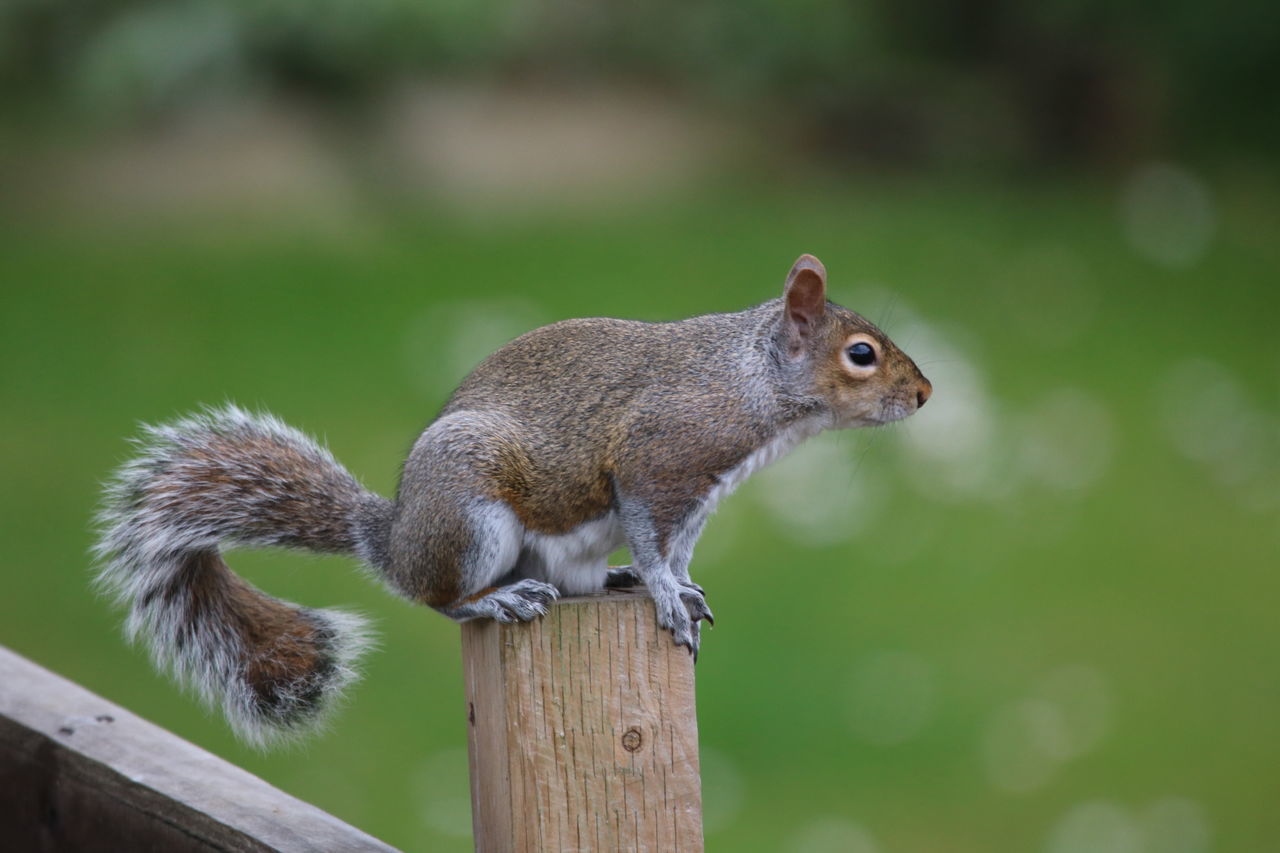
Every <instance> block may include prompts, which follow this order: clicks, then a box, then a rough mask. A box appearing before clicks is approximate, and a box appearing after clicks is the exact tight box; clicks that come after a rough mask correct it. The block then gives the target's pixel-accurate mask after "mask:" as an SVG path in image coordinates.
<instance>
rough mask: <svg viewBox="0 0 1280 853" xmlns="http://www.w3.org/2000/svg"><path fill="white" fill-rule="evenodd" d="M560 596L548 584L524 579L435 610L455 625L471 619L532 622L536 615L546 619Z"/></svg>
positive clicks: (488, 589)
mask: <svg viewBox="0 0 1280 853" xmlns="http://www.w3.org/2000/svg"><path fill="white" fill-rule="evenodd" d="M559 597H560V591H559V590H557V589H556V588H555V587H554V586H552V585H551V584H549V583H544V582H543V581H539V580H534V579H532V578H526V579H525V580H522V581H518V582H516V583H513V584H511V585H510V586H498V587H488V588H487V589H482V590H480V591H479V592H477V593H475V594H474V595H469V596H467V597H466V598H461V599H459V600H458V601H455V602H454V603H453V604H450V605H449V606H447V607H441V608H438V609H439V611H440V612H441V613H443V614H444V615H445V616H448V617H449V618H450V619H453V620H454V621H456V622H468V621H470V620H472V619H493V620H495V621H497V622H531V621H533V620H534V619H537V618H538V617H539V616H545V615H546V614H547V608H548V607H549V606H550V605H551V602H553V601H555V600H556V599H557V598H559Z"/></svg>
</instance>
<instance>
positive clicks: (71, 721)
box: [0, 647, 394, 853]
mask: <svg viewBox="0 0 1280 853" xmlns="http://www.w3.org/2000/svg"><path fill="white" fill-rule="evenodd" d="M0 848H3V849H4V850H14V851H24V853H25V851H92V852H93V853H96V851H102V853H120V851H130V853H138V852H139V851H157V853H159V851H164V853H185V851H211V850H228V851H231V850H234V851H264V850H281V851H315V853H334V851H393V850H394V848H392V847H389V846H387V845H386V844H383V843H382V842H381V841H379V840H378V839H376V838H373V837H372V836H369V835H366V834H365V833H363V832H361V831H360V830H358V829H355V828H354V827H351V826H348V825H347V824H345V823H343V822H342V821H340V820H338V819H337V818H335V817H333V816H332V815H329V814H326V813H325V812H323V811H321V810H320V809H318V808H316V807H315V806H311V805H308V804H307V803H304V802H302V801H300V800H296V799H294V798H293V797H290V796H289V795H288V794H286V793H284V792H283V791H280V790H278V789H276V788H273V787H271V786H270V785H268V784H267V783H266V782H263V781H262V780H261V779H259V778H258V777H256V776H254V775H253V774H251V773H248V772H246V771H244V770H241V769H240V768H238V767H235V766H234V765H231V764H228V763H227V762H225V761H223V760H222V759H220V758H218V757H217V756H215V755H212V754H210V753H208V752H205V751H204V750H203V749H200V748H199V747H197V746H195V745H194V744H191V743H188V742H187V741H185V740H183V739H182V738H180V737H178V736H177V735H174V734H171V733H170V732H167V731H165V730H164V729H162V728H160V727H159V726H155V725H152V724H151V723H148V722H147V721H146V720H143V719H142V718H140V717H138V716H136V715H135V714H131V713H130V712H128V711H126V710H125V709H123V708H121V707H119V706H117V705H113V704H111V703H110V702H108V701H107V700H105V699H103V698H102V697H100V696H95V695H94V694H92V693H90V692H89V691H88V690H85V689H84V688H82V687H79V686H77V685H76V684H73V683H72V682H70V681H67V680H66V679H65V678H62V677H60V676H58V675H55V674H53V673H52V672H49V671H48V670H46V669H43V668H41V667H39V666H37V665H36V664H34V663H32V662H31V661H29V660H26V659H25V658H23V657H20V656H19V655H16V654H14V653H13V652H11V651H9V650H8V649H5V648H3V647H0Z"/></svg>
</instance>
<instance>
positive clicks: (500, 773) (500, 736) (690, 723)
mask: <svg viewBox="0 0 1280 853" xmlns="http://www.w3.org/2000/svg"><path fill="white" fill-rule="evenodd" d="M462 657H463V668H464V670H465V672H466V683H467V719H468V726H467V728H468V738H467V740H468V745H469V747H470V754H471V809H472V824H473V825H474V828H475V839H476V850H477V851H479V853H505V851H520V853H526V851H527V853H537V852H538V851H548V853H550V851H566V853H567V852H568V851H582V853H586V851H613V850H627V851H653V853H697V851H701V850H702V791H701V787H700V781H699V775H698V723H697V718H696V715H695V708H694V690H693V661H692V659H691V658H690V656H689V653H688V652H687V651H685V650H684V649H682V648H678V647H677V646H675V645H674V644H673V643H672V642H671V636H670V634H669V633H668V632H666V631H663V630H660V629H659V628H658V626H657V624H656V622H655V619H654V610H653V603H652V601H651V599H650V598H649V597H648V595H646V594H642V593H635V592H627V593H607V594H602V595H593V596H585V597H579V598H566V599H561V600H560V601H558V602H557V603H556V604H555V605H553V606H552V607H551V610H550V612H549V613H548V614H547V615H546V616H545V617H544V618H542V619H538V620H535V621H533V622H529V623H521V624H515V625H502V624H498V623H496V622H491V621H488V620H485V621H479V622H468V623H466V624H464V625H463V626H462Z"/></svg>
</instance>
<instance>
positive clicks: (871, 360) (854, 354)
mask: <svg viewBox="0 0 1280 853" xmlns="http://www.w3.org/2000/svg"><path fill="white" fill-rule="evenodd" d="M846 352H848V353H849V360H850V361H852V362H853V363H854V364H856V365H858V367H869V366H871V365H873V364H875V363H876V351H875V350H874V349H873V348H872V347H871V344H864V343H856V344H854V345H853V346H851V347H849V349H848V350H846Z"/></svg>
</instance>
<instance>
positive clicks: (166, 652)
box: [95, 406, 391, 745]
mask: <svg viewBox="0 0 1280 853" xmlns="http://www.w3.org/2000/svg"><path fill="white" fill-rule="evenodd" d="M136 445H137V447H138V449H139V453H138V455H137V456H135V457H134V458H133V459H132V460H130V461H129V462H127V463H126V464H125V465H123V466H122V467H121V468H120V469H119V470H118V471H117V472H116V474H115V477H114V479H113V480H112V481H111V482H110V483H109V484H108V486H107V489H106V499H105V501H104V504H103V507H102V509H101V511H100V512H99V514H98V524H99V529H100V539H99V542H98V544H97V546H96V549H95V551H96V554H97V556H98V558H99V561H100V566H101V568H100V571H99V574H98V577H97V583H98V585H99V587H100V588H101V589H102V590H103V591H105V592H107V593H108V594H110V595H111V596H112V597H113V598H114V599H115V600H116V601H117V602H119V603H120V604H122V605H124V606H125V607H127V608H128V617H127V619H126V622H125V633H126V635H127V636H128V637H129V639H130V640H131V641H134V642H137V641H141V642H143V643H144V644H145V645H146V646H147V649H148V651H149V652H150V654H151V658H152V660H153V661H154V662H155V664H156V666H157V667H159V668H160V669H162V670H167V671H169V672H170V673H171V674H172V675H173V676H174V677H175V678H177V679H178V681H179V682H180V683H182V684H184V685H186V686H187V687H189V688H190V689H192V690H194V691H195V692H196V693H197V694H198V695H199V696H200V697H201V698H202V699H203V700H204V701H206V702H208V703H210V704H214V705H218V706H220V707H221V708H222V709H223V711H224V712H225V713H226V715H227V717H228V719H229V720H230V722H231V724H232V726H233V728H234V729H235V730H236V732H237V733H238V734H239V735H240V736H241V737H243V738H244V739H246V740H247V741H249V742H251V743H255V744H258V745H265V744H267V743H269V742H272V741H275V740H279V739H281V738H287V737H288V736H290V735H294V734H301V733H304V732H305V731H307V730H308V729H310V728H312V727H313V726H314V725H316V724H317V723H319V722H320V721H321V720H322V719H323V717H324V715H325V712H326V710H327V709H328V707H329V706H330V705H331V704H332V700H333V699H334V698H335V697H336V696H337V695H338V694H339V693H340V692H341V691H342V689H343V688H344V687H346V686H347V685H348V684H350V683H351V682H353V681H354V680H355V679H356V677H357V676H356V671H355V663H356V661H357V659H358V658H359V657H360V655H361V653H362V652H363V651H364V649H365V648H366V647H367V645H368V631H367V627H366V623H365V620H364V619H363V618H362V617H360V616H357V615H355V614H352V613H345V612H342V611H336V610H311V609H306V608H301V607H298V606H297V605H292V604H289V603H287V602H279V603H280V604H281V605H284V606H286V607H288V608H291V609H292V610H293V611H294V612H295V613H296V614H297V615H298V617H299V618H300V619H301V620H303V621H304V622H306V623H308V624H309V625H311V626H312V627H313V628H314V629H315V636H316V640H317V644H318V645H319V646H321V648H320V649H319V651H320V653H321V654H322V655H323V657H324V664H323V665H322V666H319V667H317V669H316V671H315V672H314V673H312V674H311V675H310V676H309V677H307V678H305V679H303V680H301V681H299V682H296V683H293V684H287V685H280V689H278V690H276V691H275V695H274V696H273V697H272V702H271V703H270V704H264V702H263V701H261V699H260V697H257V696H255V693H254V691H253V690H252V689H251V687H250V685H249V684H248V683H247V682H246V678H245V675H246V666H247V660H246V658H247V656H248V655H249V654H250V651H251V650H249V649H247V648H246V643H245V641H244V639H243V638H242V637H241V636H239V635H238V634H237V631H236V630H235V628H234V624H235V619H236V618H237V614H236V613H233V612H230V611H229V608H231V607H232V606H233V604H234V602H233V601H232V600H230V599H229V597H228V595H227V594H225V590H224V589H221V588H220V589H219V590H218V592H219V593H221V594H215V595H213V596H211V597H209V598H207V599H202V598H198V597H193V596H192V595H191V594H190V590H191V588H192V587H193V586H195V585H197V584H202V583H208V582H210V574H211V573H216V572H217V571H218V570H219V566H220V565H221V561H220V559H219V558H218V549H219V548H220V547H222V546H224V545H284V546H290V547H305V548H309V549H312V550H320V551H328V552H336V553H347V552H351V551H353V550H355V541H356V533H355V532H354V529H355V528H356V527H363V528H365V529H366V530H367V531H376V530H378V529H380V528H381V529H385V527H386V523H387V516H388V515H389V512H390V508H391V505H390V502H389V501H386V500H385V499H382V498H378V497H377V496H376V495H372V494H370V493H368V492H365V491H364V490H363V489H362V488H361V487H360V485H359V484H358V483H357V482H356V481H355V479H354V478H353V477H351V475H350V474H348V473H347V472H346V471H345V470H343V468H342V467H341V466H340V465H338V463H337V462H336V461H335V460H334V459H333V457H332V456H331V455H330V454H329V453H328V451H326V450H325V449H324V448H322V447H321V446H319V445H318V444H316V443H315V442H313V441H312V440H311V439H309V438H307V436H305V435H304V434H302V433H301V432H299V431H297V430H295V429H292V428H291V427H288V426H286V425H284V424H283V423H281V422H280V421H278V420H276V419H275V418H273V417H271V416H269V415H260V414H250V413H248V412H245V411H243V410H241V409H238V408H236V407H234V406H225V407H223V408H217V409H213V408H211V409H207V410H206V411H205V412H204V413H203V414H200V415H196V416H194V417H189V418H185V419H183V420H179V421H176V422H174V423H171V424H166V425H162V426H148V427H145V428H144V430H143V434H142V435H141V437H140V438H138V439H137V440H136ZM231 448H239V452H229V449H231ZM281 451H283V454H282V453H281ZM282 459H288V460H289V461H288V464H285V463H282V461H281V460H282ZM161 485H163V486H164V491H163V492H158V491H157V488H158V487H159V486H161ZM196 496H198V497H199V499H198V500H196V499H195V497H196ZM290 519H291V520H290ZM364 541H365V542H367V543H371V544H370V545H368V546H366V550H367V551H368V550H374V551H376V550H377V546H375V545H373V544H372V543H376V542H378V541H379V540H378V537H377V536H376V535H366V538H365V539H364ZM259 595H261V593H259ZM263 598H264V599H266V596H263ZM266 600H268V601H272V602H274V601H275V599H266Z"/></svg>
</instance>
